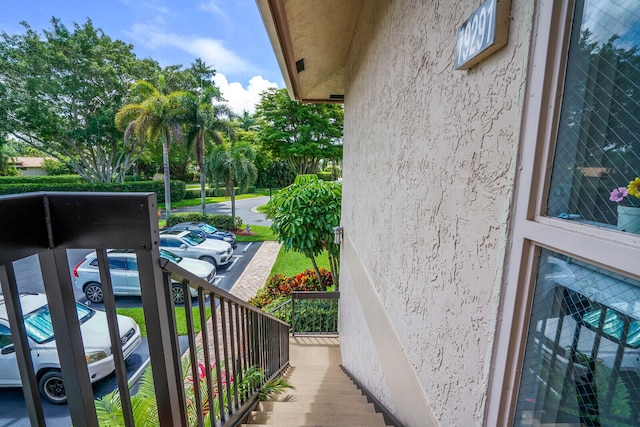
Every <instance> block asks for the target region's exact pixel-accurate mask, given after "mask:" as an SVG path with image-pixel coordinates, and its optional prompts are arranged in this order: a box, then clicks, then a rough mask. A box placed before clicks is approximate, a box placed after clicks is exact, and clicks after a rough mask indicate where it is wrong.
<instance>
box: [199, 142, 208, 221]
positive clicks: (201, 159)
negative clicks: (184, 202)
mask: <svg viewBox="0 0 640 427" xmlns="http://www.w3.org/2000/svg"><path fill="white" fill-rule="evenodd" d="M198 144H200V146H199V147H198V167H200V196H201V197H202V215H204V214H206V213H207V212H206V210H207V189H206V177H205V173H204V130H203V129H200V132H199V133H198Z"/></svg>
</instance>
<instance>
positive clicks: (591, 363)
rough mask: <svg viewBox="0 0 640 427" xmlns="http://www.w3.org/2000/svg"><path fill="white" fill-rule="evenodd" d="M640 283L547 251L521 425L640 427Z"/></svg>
mask: <svg viewBox="0 0 640 427" xmlns="http://www.w3.org/2000/svg"><path fill="white" fill-rule="evenodd" d="M639 347H640V282H638V281H636V280H632V279H629V278H627V277H625V276H622V275H619V274H616V273H613V272H611V271H608V270H606V269H602V268H598V267H595V266H593V265H591V264H589V263H585V262H581V261H578V260H576V259H573V258H571V257H568V256H564V255H561V254H558V253H555V252H552V251H548V250H543V251H542V253H541V257H540V265H539V269H538V278H537V282H536V292H535V297H534V310H533V312H532V314H531V323H530V326H529V333H528V337H527V349H526V356H525V360H524V369H523V373H522V380H521V383H520V392H519V396H518V404H517V412H516V420H517V423H516V424H517V425H525V422H523V421H525V420H527V422H529V421H530V420H531V419H535V420H536V421H538V422H539V423H541V424H542V425H556V424H561V423H566V424H570V425H593V426H595V425H603V426H604V425H620V426H623V425H636V423H637V420H638V419H639V417H640V348H639Z"/></svg>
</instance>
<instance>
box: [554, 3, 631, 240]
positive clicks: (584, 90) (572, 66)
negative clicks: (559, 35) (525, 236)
mask: <svg viewBox="0 0 640 427" xmlns="http://www.w3.org/2000/svg"><path fill="white" fill-rule="evenodd" d="M576 3H577V4H576V9H575V16H574V18H575V19H574V27H573V30H572V35H571V42H570V48H569V58H568V62H567V74H566V77H565V85H564V92H563V101H562V110H561V115H560V122H559V127H558V135H557V142H556V148H555V156H554V160H553V171H552V177H551V184H550V191H549V195H548V199H547V212H546V213H547V215H548V216H553V217H558V218H562V219H566V220H572V221H581V222H584V223H587V224H591V225H598V226H603V227H609V228H618V229H619V230H623V231H627V232H632V233H640V212H637V213H636V212H628V211H629V209H619V208H618V206H621V207H622V208H624V207H628V206H638V207H640V193H635V190H638V191H640V179H638V181H637V182H635V184H632V183H633V182H634V180H635V179H636V178H638V177H639V176H640V51H639V49H638V48H639V46H640V2H639V1H617V2H611V1H599V0H583V1H577V2H576ZM612 193H613V194H612ZM634 194H637V196H638V197H635V196H634ZM628 215H631V218H629V216H628Z"/></svg>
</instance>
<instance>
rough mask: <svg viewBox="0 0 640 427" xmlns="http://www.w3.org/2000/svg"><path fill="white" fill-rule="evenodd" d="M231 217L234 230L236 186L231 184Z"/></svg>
mask: <svg viewBox="0 0 640 427" xmlns="http://www.w3.org/2000/svg"><path fill="white" fill-rule="evenodd" d="M231 217H232V218H233V229H234V230H235V229H236V186H235V185H234V184H231Z"/></svg>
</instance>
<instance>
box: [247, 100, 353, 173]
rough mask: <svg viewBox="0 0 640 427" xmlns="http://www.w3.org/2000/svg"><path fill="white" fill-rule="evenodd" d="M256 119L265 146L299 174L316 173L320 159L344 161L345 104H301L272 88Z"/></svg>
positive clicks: (263, 101)
mask: <svg viewBox="0 0 640 427" xmlns="http://www.w3.org/2000/svg"><path fill="white" fill-rule="evenodd" d="M256 117H257V118H258V120H259V121H260V122H261V129H260V131H259V132H258V135H257V138H258V140H259V141H260V142H261V144H262V147H263V148H264V149H265V150H266V151H268V152H270V153H271V154H272V155H273V157H274V158H276V159H281V160H284V161H286V162H290V163H291V164H292V165H294V168H295V170H297V173H298V174H308V173H315V172H316V171H317V170H318V165H319V163H320V161H321V160H340V159H342V129H343V123H344V108H343V107H342V105H338V104H302V103H300V102H297V101H292V100H291V98H289V95H288V93H287V91H286V89H274V88H272V89H268V90H267V91H265V92H263V93H262V95H261V99H260V102H259V103H258V105H257V108H256ZM263 185H264V184H263Z"/></svg>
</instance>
